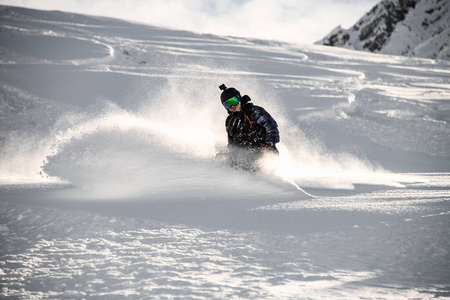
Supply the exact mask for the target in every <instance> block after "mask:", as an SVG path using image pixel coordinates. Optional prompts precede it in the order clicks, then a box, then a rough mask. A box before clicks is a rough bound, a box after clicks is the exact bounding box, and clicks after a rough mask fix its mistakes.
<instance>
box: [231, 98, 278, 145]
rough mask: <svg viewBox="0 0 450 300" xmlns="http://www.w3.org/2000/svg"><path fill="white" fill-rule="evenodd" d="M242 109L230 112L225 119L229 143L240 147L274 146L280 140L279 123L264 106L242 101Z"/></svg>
mask: <svg viewBox="0 0 450 300" xmlns="http://www.w3.org/2000/svg"><path fill="white" fill-rule="evenodd" d="M242 104H243V105H242V106H241V110H240V111H238V112H235V113H230V115H229V116H228V117H227V119H226V121H225V126H226V130H227V133H228V145H229V146H235V147H240V148H250V149H264V148H265V147H269V148H274V147H275V144H276V143H278V142H279V141H280V135H279V132H278V124H277V122H275V120H274V119H273V118H272V116H271V115H270V114H269V113H268V112H267V111H266V110H265V109H264V108H262V107H260V106H255V105H253V104H252V103H245V102H244V103H242Z"/></svg>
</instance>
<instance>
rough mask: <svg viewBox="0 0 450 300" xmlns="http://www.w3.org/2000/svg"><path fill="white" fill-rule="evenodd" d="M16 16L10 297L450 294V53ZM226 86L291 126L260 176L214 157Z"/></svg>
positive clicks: (5, 25) (10, 53)
mask: <svg viewBox="0 0 450 300" xmlns="http://www.w3.org/2000/svg"><path fill="white" fill-rule="evenodd" d="M424 3H427V2H426V1H421V2H419V3H418V4H417V6H416V10H415V11H410V13H409V14H408V15H407V16H406V17H405V20H408V19H409V16H410V15H411V14H413V13H416V12H417V9H418V7H420V6H421V5H424ZM436 3H438V2H436ZM439 3H440V4H441V5H442V7H445V8H447V7H448V5H447V2H445V1H441V2H439ZM432 14H433V13H431V12H430V15H432ZM430 20H431V19H430ZM0 28H1V30H0V53H1V56H0V66H1V69H0V70H1V72H0V95H1V97H0V153H1V155H0V286H1V291H0V295H1V297H2V298H12V299H62V298H64V299H67V298H69V299H86V298H100V299H103V298H104V299H116V298H117V299H121V298H130V299H143V298H144V299H145V298H160V299H167V298H169V299H177V298H178V299H230V298H244V299H249V298H250V299H251V298H257V299H347V298H351V299H374V298H377V299H411V298H414V299H418V298H420V299H431V298H448V297H449V296H450V280H449V278H450V268H449V262H450V254H449V249H450V205H449V204H450V174H449V171H450V123H449V122H450V103H449V100H450V86H449V78H450V68H449V66H450V63H449V62H448V61H446V60H431V59H425V58H413V57H403V56H390V55H380V54H373V53H368V52H356V51H352V50H348V49H342V48H334V47H324V46H319V45H311V46H296V45H290V44H280V43H275V42H270V41H261V40H258V41H254V40H248V39H242V38H232V37H220V36H214V35H199V34H195V33H192V32H186V31H181V30H173V29H165V28H157V27H151V26H146V25H142V24H135V23H129V22H125V21H121V20H115V19H109V18H100V17H88V16H83V15H77V14H68V13H63V12H57V11H38V10H29V9H23V8H17V7H7V6H0ZM397 30H398V29H397V28H396V29H395V30H394V32H393V33H392V34H393V35H395V34H397V33H396V32H397ZM446 30H448V29H446ZM400 33H401V32H399V34H400ZM423 47H425V48H426V46H425V45H424V46H423ZM425 48H424V49H425ZM386 49H387V48H386ZM427 51H428V50H427ZM423 53H424V52H423ZM222 83H225V84H226V85H227V86H233V87H235V88H237V89H238V90H240V91H241V93H242V94H248V95H249V96H250V97H251V98H252V101H253V102H254V103H255V104H256V105H260V106H263V107H264V108H265V109H266V110H267V111H269V112H270V114H271V115H272V116H273V117H274V118H275V119H276V120H277V122H278V124H279V129H280V133H281V142H280V143H279V144H278V145H277V147H278V149H279V151H280V155H279V156H275V157H274V156H265V157H263V158H262V159H261V160H259V161H258V167H259V169H260V172H258V173H250V172H245V171H243V170H238V169H234V168H232V167H230V166H228V165H227V164H225V163H224V162H223V161H221V159H220V158H217V157H216V154H217V153H221V152H224V151H225V149H226V143H227V141H226V132H225V128H224V120H225V118H226V116H227V113H226V111H225V110H224V109H223V106H222V105H221V104H220V102H219V96H220V90H219V85H221V84H222Z"/></svg>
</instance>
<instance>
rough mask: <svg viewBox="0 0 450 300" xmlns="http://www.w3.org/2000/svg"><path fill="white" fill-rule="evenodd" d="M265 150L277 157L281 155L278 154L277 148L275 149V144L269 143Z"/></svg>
mask: <svg viewBox="0 0 450 300" xmlns="http://www.w3.org/2000/svg"><path fill="white" fill-rule="evenodd" d="M264 150H265V151H267V152H269V153H272V154H276V155H279V154H280V152H278V149H277V147H275V144H274V143H267V144H266V145H265V147H264Z"/></svg>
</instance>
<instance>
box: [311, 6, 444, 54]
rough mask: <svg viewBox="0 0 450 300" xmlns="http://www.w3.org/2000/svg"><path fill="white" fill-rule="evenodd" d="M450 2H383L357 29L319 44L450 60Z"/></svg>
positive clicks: (333, 34) (336, 31) (336, 33)
mask: <svg viewBox="0 0 450 300" xmlns="http://www.w3.org/2000/svg"><path fill="white" fill-rule="evenodd" d="M449 10H450V1H447V0H383V1H381V2H380V3H378V4H377V5H375V6H374V7H373V8H372V9H371V10H370V11H369V12H368V13H366V14H365V15H364V16H363V17H362V18H361V19H360V20H359V21H358V22H357V23H356V24H355V25H353V27H351V28H350V29H343V28H342V27H341V26H338V27H336V28H335V29H334V30H333V31H331V32H330V33H329V34H328V35H327V36H326V37H325V38H323V39H322V40H320V41H318V42H316V44H321V45H327V46H336V47H344V48H349V49H355V50H364V51H371V52H376V53H383V54H393V55H405V56H417V57H425V58H433V59H450V27H449V24H450V13H449Z"/></svg>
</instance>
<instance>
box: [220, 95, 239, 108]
mask: <svg viewBox="0 0 450 300" xmlns="http://www.w3.org/2000/svg"><path fill="white" fill-rule="evenodd" d="M222 104H223V106H225V108H226V109H230V108H231V107H232V106H236V105H238V104H239V98H238V97H237V96H234V97H232V98H230V99H228V100H226V101H224V102H222Z"/></svg>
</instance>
